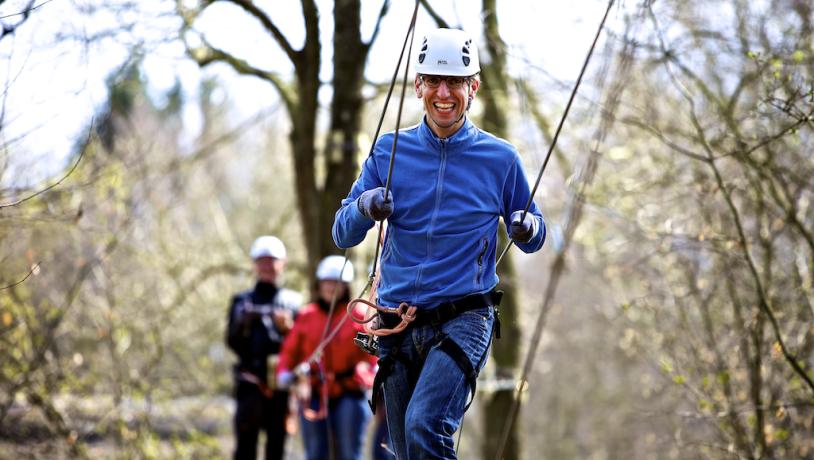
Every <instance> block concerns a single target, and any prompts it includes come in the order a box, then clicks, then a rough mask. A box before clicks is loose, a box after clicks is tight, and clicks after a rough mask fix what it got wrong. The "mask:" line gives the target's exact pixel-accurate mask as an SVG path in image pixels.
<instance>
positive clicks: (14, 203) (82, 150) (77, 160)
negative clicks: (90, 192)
mask: <svg viewBox="0 0 814 460" xmlns="http://www.w3.org/2000/svg"><path fill="white" fill-rule="evenodd" d="M93 125H94V123H93V119H92V118H91V121H90V128H89V129H88V137H87V140H86V141H85V144H87V143H88V142H90V136H91V133H92V132H93ZM85 150H86V149H84V148H83V149H81V150H80V151H79V157H78V158H77V159H76V162H75V163H74V164H73V167H71V169H70V170H69V171H68V172H67V173H66V174H65V175H64V176H62V178H61V179H59V180H58V181H56V182H54V183H53V184H51V185H49V186H48V187H45V188H44V189H42V190H40V191H38V192H36V193H33V194H31V195H29V196H27V197H25V198H21V199H19V200H17V201H14V202H12V203H6V204H0V209H3V208H8V207H12V206H17V205H19V204H21V203H24V202H26V201H28V200H30V199H32V198H34V197H37V196H39V195H42V194H43V193H45V192H48V191H49V190H51V189H53V188H54V187H56V186H58V185H59V184H61V183H62V182H63V181H64V180H65V179H67V178H68V176H70V175H71V174H73V172H74V170H76V167H77V166H79V162H80V161H82V157H84V156H85Z"/></svg>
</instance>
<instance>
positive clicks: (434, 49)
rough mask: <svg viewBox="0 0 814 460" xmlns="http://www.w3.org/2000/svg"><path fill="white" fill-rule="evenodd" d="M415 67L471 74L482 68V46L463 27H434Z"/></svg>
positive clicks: (429, 72) (436, 72)
mask: <svg viewBox="0 0 814 460" xmlns="http://www.w3.org/2000/svg"><path fill="white" fill-rule="evenodd" d="M415 70H416V72H417V73H420V74H423V75H449V76H454V77H471V76H472V75H475V74H476V73H478V72H480V60H479V59H478V47H477V45H476V44H475V43H474V42H473V41H472V39H471V38H470V37H469V35H468V34H467V33H466V32H464V31H463V30H458V29H436V30H433V31H432V32H430V33H428V34H427V35H425V36H424V41H423V42H422V43H421V50H420V51H419V52H418V59H417V61H416V65H415Z"/></svg>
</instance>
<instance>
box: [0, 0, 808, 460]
mask: <svg viewBox="0 0 814 460" xmlns="http://www.w3.org/2000/svg"><path fill="white" fill-rule="evenodd" d="M362 3H363V2H361V1H360V0H337V1H335V2H329V1H327V0H325V1H319V2H315V1H311V0H302V1H301V2H294V1H293V0H289V1H285V2H272V1H266V2H251V1H243V0H220V1H200V2H196V1H193V0H189V1H184V0H178V1H176V2H173V1H167V0H164V1H143V2H132V1H128V0H115V1H106V2H99V1H91V0H87V1H82V0H73V1H70V0H44V1H42V2H35V1H34V0H25V1H0V22H2V24H3V28H2V31H0V56H2V63H3V67H2V71H0V74H1V75H2V76H0V78H2V81H3V92H2V96H0V100H2V108H1V109H0V146H1V147H2V148H0V458H222V457H227V456H228V455H229V451H230V449H231V444H230V443H231V428H230V417H231V410H232V406H231V402H230V401H231V400H230V390H231V374H230V366H231V364H232V362H233V359H234V358H233V356H231V354H230V352H229V351H228V350H227V349H226V348H225V346H224V343H223V337H224V328H225V320H226V308H227V304H228V300H229V299H228V298H229V295H230V293H232V292H236V291H239V290H242V289H245V288H247V287H248V286H250V285H251V283H252V271H251V263H250V261H249V260H248V255H247V248H248V246H249V245H250V244H251V241H252V240H253V239H254V238H255V237H256V236H257V235H260V234H275V235H278V236H280V237H281V238H282V239H283V240H284V241H285V242H286V244H287V245H288V248H289V253H290V261H289V266H288V271H287V275H286V284H287V285H288V286H289V287H292V288H294V289H297V290H299V291H301V292H303V294H306V295H307V294H308V286H310V283H311V274H312V273H313V271H314V270H313V269H314V267H315V264H316V262H317V261H318V260H319V259H320V258H321V257H323V256H325V255H327V254H330V253H335V252H337V251H336V249H335V248H334V247H333V245H332V243H331V240H330V233H329V231H328V229H329V228H330V225H331V222H332V219H333V214H334V212H335V210H336V208H337V206H338V203H339V200H340V199H341V198H342V197H343V196H344V195H345V194H346V193H347V190H348V189H349V187H350V184H351V183H352V181H353V180H354V179H355V177H356V175H357V174H358V168H359V165H360V164H361V162H362V161H363V159H364V158H365V156H366V155H367V153H368V150H369V148H370V143H371V142H372V137H373V135H374V133H375V129H376V124H377V121H378V118H379V116H380V115H381V113H382V108H383V106H384V100H385V97H386V94H387V88H388V85H389V82H390V79H391V75H392V74H393V72H394V71H395V68H396V62H397V60H398V56H399V52H400V47H401V43H402V41H403V39H404V35H405V34H406V32H407V30H408V25H409V19H410V15H411V12H412V8H413V2H405V1H403V0H402V1H395V2H390V1H386V0H385V1H371V2H364V4H362ZM420 3H421V4H420V6H419V17H418V25H417V31H418V32H417V33H418V34H419V35H418V36H419V37H420V34H422V33H423V32H424V31H426V30H428V29H430V28H432V27H436V26H438V25H445V26H450V27H464V28H466V30H467V31H468V32H470V33H471V34H472V35H474V36H475V37H477V40H478V41H479V43H480V45H481V46H480V50H481V59H482V65H483V72H482V76H481V77H482V80H483V85H482V89H481V91H480V93H479V95H478V98H477V99H476V102H475V104H474V107H473V112H472V114H471V116H472V118H473V119H474V120H475V122H476V123H477V124H478V125H480V126H482V127H484V128H485V129H487V130H489V131H491V132H494V133H496V134H498V135H500V136H501V137H505V138H507V139H509V140H510V141H512V142H513V143H514V144H515V145H517V146H518V148H519V150H520V151H521V152H522V154H523V156H524V161H525V162H526V166H527V171H528V174H529V180H530V182H533V181H534V179H535V177H536V173H537V171H538V169H539V168H540V166H541V164H542V162H543V158H544V156H545V152H546V151H547V149H548V146H549V145H550V143H551V140H552V137H553V134H554V131H555V129H556V126H557V124H558V122H559V120H560V117H561V116H562V113H563V109H564V107H565V105H566V101H567V100H568V95H569V93H570V91H571V89H572V87H573V85H574V80H575V79H576V76H577V73H578V70H579V67H580V66H581V64H582V59H583V58H584V56H585V53H586V52H587V49H588V47H589V45H590V43H591V40H592V39H593V34H594V33H595V31H596V27H597V26H598V24H599V21H600V19H601V17H602V14H603V13H604V11H605V8H606V6H607V3H605V2H603V1H598V0H581V1H578V2H568V3H569V4H570V5H571V6H569V7H563V6H561V5H560V6H557V5H555V3H560V2H549V1H544V2H530V1H529V2H505V1H504V2H497V0H483V1H482V2H463V1H448V0H445V1H442V0H436V1H432V0H422V1H421V2H420ZM283 5H284V6H283ZM518 18H522V20H521V19H518ZM518 21H519V22H518ZM813 21H814V11H813V10H812V5H811V3H810V2H808V1H806V0H774V1H772V0H768V1H757V2H755V1H745V0H715V1H697V0H689V1H687V0H685V1H678V0H661V1H651V0H645V1H640V2H633V1H627V2H619V3H618V4H615V5H613V6H612V8H611V9H610V15H609V18H608V23H607V26H606V28H605V30H604V31H603V33H602V35H601V37H600V40H599V43H598V47H597V50H596V52H595V54H594V56H593V58H592V60H591V62H590V65H589V67H588V73H587V75H586V79H585V81H584V82H583V85H582V87H581V89H580V92H579V95H578V96H577V98H576V100H575V102H574V106H573V108H572V110H571V113H570V115H569V118H568V120H567V122H566V123H565V125H564V129H563V131H562V134H561V136H560V138H559V141H558V144H557V148H556V149H555V150H554V157H553V160H554V161H552V162H551V163H550V164H549V166H548V168H547V170H546V173H545V175H544V177H543V179H542V182H541V185H540V188H539V190H538V192H537V195H536V200H537V203H538V204H539V205H540V206H541V208H542V209H543V212H544V214H545V216H546V220H547V222H548V224H549V230H550V234H549V238H548V242H547V243H546V246H545V247H544V249H543V251H541V252H540V253H538V254H534V255H531V256H527V255H522V254H520V253H519V252H510V255H509V258H508V259H507V260H504V261H503V262H502V264H501V279H502V283H501V286H502V288H504V289H506V290H507V293H508V296H507V301H506V305H505V306H504V310H505V311H504V331H503V335H504V338H503V339H501V340H500V341H498V342H496V344H495V347H494V350H493V358H492V359H491V361H490V364H489V365H488V366H487V368H486V369H485V371H484V373H483V374H482V376H481V380H480V384H479V387H478V388H479V394H478V396H477V398H476V402H475V404H474V405H473V407H472V410H471V413H470V414H469V415H468V416H467V418H466V421H465V429H464V431H463V435H462V438H461V439H462V441H461V445H460V454H461V458H484V459H488V458H494V456H495V450H496V448H497V447H496V446H497V444H498V439H497V438H498V437H499V434H500V432H501V430H502V428H503V426H504V424H505V422H506V419H507V414H508V413H509V409H508V407H509V404H510V403H511V400H512V397H513V394H514V391H513V389H514V388H515V386H516V384H517V380H518V379H519V378H520V376H521V370H522V367H523V363H524V359H525V358H526V356H529V355H528V353H529V351H530V349H531V351H536V354H534V355H533V358H534V359H533V360H532V361H531V363H532V364H533V367H532V371H531V373H530V374H529V375H528V381H529V384H528V386H527V387H526V388H525V391H523V393H522V398H521V400H522V406H521V411H520V414H519V417H518V420H517V422H516V423H515V424H514V427H513V429H512V430H511V435H510V439H509V442H508V444H507V448H506V451H505V452H504V454H505V458H507V459H517V458H528V459H532V458H533V459H537V458H545V459H572V458H580V459H582V458H585V459H606V458H607V459H611V458H624V459H639V458H640V459H650V458H814V436H812V434H811V433H812V432H814V426H812V424H813V423H814V408H812V406H813V405H814V381H812V379H814V372H812V366H814V211H812V199H813V198H814V182H813V181H812V180H811V177H813V176H814V174H813V173H814V171H813V170H814V160H812V156H811V152H812V150H813V149H814V143H813V142H812V127H814V126H813V125H812V115H814V75H812V69H814V41H813V40H814V38H813V37H814V35H812V34H813V33H814V27H813V26H812V24H814V22H813ZM334 49H341V50H342V52H341V53H334ZM398 80H399V81H400V80H401V77H400V76H399V78H398ZM393 94H394V97H393V99H392V100H391V101H390V108H389V109H388V111H387V113H386V115H385V118H384V124H383V129H385V130H392V129H394V128H395V113H396V110H395V107H396V106H397V105H398V102H399V96H400V94H401V87H400V85H399V84H397V85H396V87H395V90H394V92H393ZM419 117H420V106H419V104H418V103H417V102H416V101H415V99H414V97H413V96H412V95H411V94H410V88H407V97H406V100H405V106H404V115H403V117H402V120H403V122H402V125H411V124H413V123H415V122H417V121H418V120H419ZM394 174H398V170H397V168H396V170H395V172H394ZM372 239H373V238H368V240H372ZM373 252H374V251H373V246H372V241H367V242H366V243H365V244H364V245H363V246H361V247H360V248H358V249H355V250H353V251H352V252H351V254H350V256H351V258H352V260H353V261H354V262H355V263H356V266H357V272H361V270H359V268H362V267H366V266H367V265H368V264H369V263H370V259H371V257H372V256H373ZM360 278H364V277H363V276H361V277H360ZM356 287H357V288H361V283H360V284H359V286H356ZM541 314H543V315H544V316H540V315H541ZM539 319H542V324H543V325H544V333H543V334H542V336H541V338H540V340H539V346H537V341H536V340H535V337H536V336H535V330H536V328H535V325H536V324H538V320H539ZM532 345H533V346H532ZM297 442H298V441H296V439H295V440H294V442H292V444H291V446H290V451H291V456H292V458H298V457H297V455H301V453H300V451H299V450H298V449H299V446H298V444H297Z"/></svg>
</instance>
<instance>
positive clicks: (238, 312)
mask: <svg viewBox="0 0 814 460" xmlns="http://www.w3.org/2000/svg"><path fill="white" fill-rule="evenodd" d="M301 303H302V297H301V296H300V294H298V293H296V292H294V291H291V290H289V289H284V288H277V286H275V285H273V284H269V283H264V282H258V283H257V284H256V285H255V287H254V289H252V290H250V291H245V292H241V293H240V294H237V295H235V296H234V297H232V305H231V307H230V308H229V326H228V328H227V331H226V343H227V344H228V345H229V348H231V349H232V350H233V351H234V352H235V353H236V354H237V356H238V360H239V361H238V364H237V367H236V371H238V372H246V371H248V372H250V373H252V374H254V375H255V376H257V377H258V378H259V379H260V380H262V381H266V377H267V373H268V372H267V371H268V369H267V364H266V360H267V359H268V357H269V355H274V354H277V353H279V352H280V346H281V345H282V343H283V338H284V335H283V334H282V333H281V332H280V331H279V330H278V329H277V327H276V326H275V325H274V321H272V316H271V312H272V311H274V310H278V309H284V310H290V311H291V312H292V313H293V314H296V313H297V311H298V309H299V307H300V305H301Z"/></svg>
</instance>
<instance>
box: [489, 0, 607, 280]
mask: <svg viewBox="0 0 814 460" xmlns="http://www.w3.org/2000/svg"><path fill="white" fill-rule="evenodd" d="M614 1H615V0H610V1H609V2H608V8H607V9H606V10H605V15H604V16H603V17H602V22H600V23H599V27H598V28H597V29H596V35H595V36H594V41H593V42H592V43H591V48H590V49H589V50H588V54H587V55H586V56H585V62H584V63H583V64H582V69H581V70H580V71H579V77H577V82H576V83H575V84H574V89H573V90H572V91H571V96H570V97H569V98H568V103H567V104H566V105H565V111H563V114H562V117H561V118H560V123H559V124H558V125H557V130H556V131H555V132H554V138H553V139H552V140H551V145H550V146H549V147H548V153H546V156H545V160H543V165H542V166H541V167H540V171H539V172H538V173H537V180H535V181H534V187H533V188H532V189H531V194H529V199H528V201H527V202H526V207H525V208H524V209H523V214H522V215H521V217H520V221H521V222H522V221H523V220H524V219H525V218H526V214H527V213H528V211H529V208H531V204H532V203H533V202H534V195H535V194H536V193H537V187H539V186H540V180H541V179H542V178H543V172H544V171H545V168H546V166H548V161H549V160H550V159H551V154H552V153H553V152H554V147H556V146H557V140H558V139H559V137H560V132H561V131H562V127H563V125H564V124H565V119H566V118H568V112H569V111H570V110H571V104H572V103H573V102H574V98H575V97H576V95H577V91H578V90H579V85H580V84H581V83H582V77H583V76H585V70H586V69H587V68H588V63H590V62H591V57H592V56H593V54H594V48H596V42H597V41H599V36H600V35H602V29H604V28H605V21H606V20H607V19H608V14H609V13H610V10H611V7H613V3H614ZM509 224H510V223H508V224H506V227H507V228H508V226H509ZM513 244H514V242H513V241H511V240H509V244H507V245H506V247H505V248H504V249H503V252H501V253H500V257H498V258H497V263H496V264H495V265H496V266H497V265H500V261H502V260H503V256H505V255H506V253H507V252H509V249H510V248H511V247H512V245H513Z"/></svg>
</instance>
